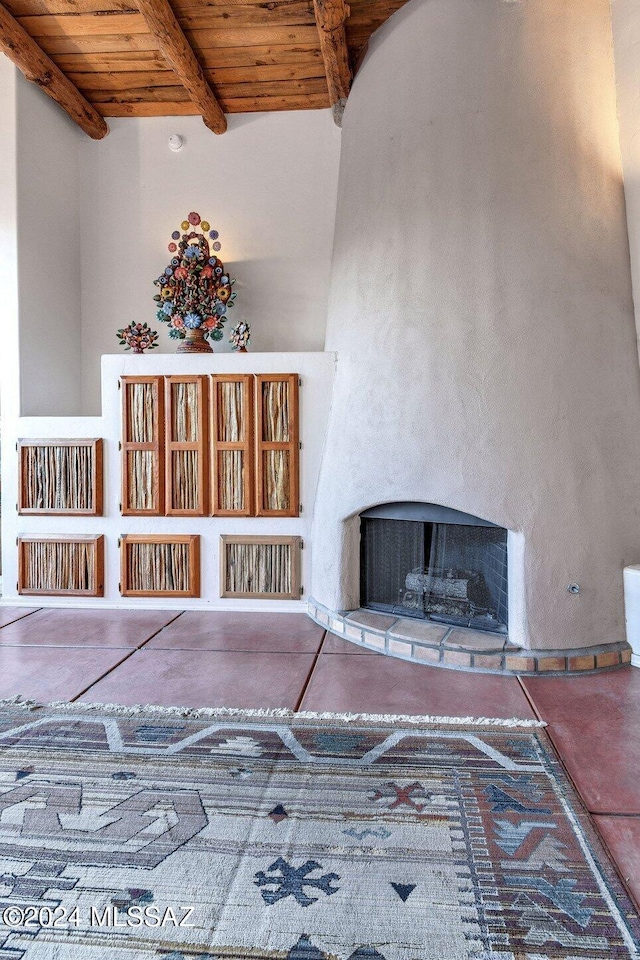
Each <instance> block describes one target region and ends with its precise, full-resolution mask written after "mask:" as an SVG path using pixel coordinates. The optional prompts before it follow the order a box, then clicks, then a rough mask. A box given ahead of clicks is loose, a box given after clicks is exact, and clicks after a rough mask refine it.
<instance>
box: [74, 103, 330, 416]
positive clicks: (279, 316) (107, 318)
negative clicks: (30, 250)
mask: <svg viewBox="0 0 640 960" xmlns="http://www.w3.org/2000/svg"><path fill="white" fill-rule="evenodd" d="M228 120H229V129H228V131H227V133H225V134H224V135H223V136H214V135H213V134H212V133H211V131H210V130H208V129H207V128H206V127H205V126H204V124H203V123H202V120H201V119H200V118H199V117H173V118H171V117H169V118H162V117H161V118H148V119H147V118H145V119H122V120H111V121H110V127H111V133H110V134H109V136H108V137H106V139H104V140H101V141H98V142H93V141H90V140H88V139H86V138H85V139H83V142H82V145H81V149H80V170H81V238H82V239H81V242H82V318H83V320H82V344H83V405H82V409H83V412H84V413H89V414H98V413H99V412H100V383H99V366H100V363H99V358H100V355H101V354H103V353H113V352H114V351H115V350H117V349H118V347H117V340H116V336H115V331H116V330H117V329H118V328H119V327H121V326H123V325H125V324H126V323H128V322H130V321H138V320H143V321H144V320H146V321H148V322H152V321H153V325H154V327H155V328H156V329H159V330H160V342H161V346H160V348H159V350H156V351H155V353H156V355H157V354H158V353H159V352H160V350H162V351H163V352H164V351H166V352H169V353H173V352H175V342H174V341H171V340H169V337H168V334H167V331H166V328H165V327H163V326H162V325H160V324H157V323H156V322H155V304H154V302H153V295H154V293H156V292H157V291H156V288H155V287H154V286H153V280H154V279H155V277H157V276H158V274H159V273H161V272H162V270H163V268H164V267H165V266H166V264H167V263H168V260H169V257H170V254H169V253H168V252H167V243H168V242H169V241H170V239H171V232H172V231H173V230H175V229H177V228H178V229H179V227H180V223H181V221H182V220H183V219H184V218H185V217H186V216H187V214H188V213H189V212H190V211H191V210H197V211H198V212H199V213H200V214H201V216H202V217H203V218H205V219H207V220H209V221H210V222H211V224H212V226H214V227H215V229H217V230H218V231H219V233H220V241H221V243H222V250H221V251H220V256H221V258H222V259H223V262H224V263H225V265H226V266H227V267H228V268H229V269H230V271H231V274H232V276H235V277H236V278H237V284H236V290H237V291H238V298H237V302H236V306H235V307H234V310H233V311H231V312H230V318H229V321H228V322H227V327H231V326H233V324H234V323H235V322H237V321H238V320H240V319H241V318H242V319H246V320H248V321H249V322H250V323H251V325H252V336H251V349H252V350H255V351H273V350H321V349H322V348H323V345H324V333H325V325H326V313H327V295H328V289H329V273H330V263H331V249H332V244H333V228H334V219H335V204H336V191H337V181H338V165H339V153H340V131H339V130H338V128H337V127H336V126H335V124H334V123H333V121H332V119H331V112H330V111H329V110H310V111H299V112H290V113H271V114H246V115H241V116H238V115H236V116H230V117H229V118H228ZM173 133H179V134H181V135H183V136H184V137H185V139H186V143H185V146H184V147H183V149H182V150H181V151H180V152H179V153H172V152H171V151H170V150H169V148H168V144H167V141H168V138H169V136H170V135H171V134H173ZM234 318H235V319H234ZM227 341H228V334H225V339H224V341H222V342H221V343H220V344H218V345H216V347H215V349H216V351H220V350H223V351H224V350H226V351H228V350H229V349H230V346H229V344H228V342H227Z"/></svg>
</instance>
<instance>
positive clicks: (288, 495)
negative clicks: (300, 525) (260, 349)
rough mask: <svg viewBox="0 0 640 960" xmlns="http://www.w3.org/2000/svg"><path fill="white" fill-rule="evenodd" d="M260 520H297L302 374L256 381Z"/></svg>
mask: <svg viewBox="0 0 640 960" xmlns="http://www.w3.org/2000/svg"><path fill="white" fill-rule="evenodd" d="M255 410H256V516H258V517H297V516H298V515H299V512H300V504H299V496H300V495H299V480H298V460H299V454H298V448H299V435H298V431H299V427H298V374H297V373H267V374H258V375H257V376H256V378H255Z"/></svg>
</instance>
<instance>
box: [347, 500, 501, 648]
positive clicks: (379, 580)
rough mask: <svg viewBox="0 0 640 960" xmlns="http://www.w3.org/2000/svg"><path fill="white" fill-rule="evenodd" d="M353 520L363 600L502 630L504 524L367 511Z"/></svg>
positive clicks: (368, 604) (430, 617)
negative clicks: (356, 524) (376, 514)
mask: <svg viewBox="0 0 640 960" xmlns="http://www.w3.org/2000/svg"><path fill="white" fill-rule="evenodd" d="M361 525H362V526H361V557H360V561H361V565H360V570H361V574H360V577H361V584H360V586H361V605H362V606H363V607H368V608H369V609H372V610H382V611H386V612H389V613H393V614H397V615H398V616H403V617H419V618H423V619H428V620H435V621H440V622H442V623H451V624H457V625H459V626H470V627H475V628H476V629H481V630H491V631H499V632H505V631H506V629H507V610H508V593H507V531H506V530H504V529H502V528H501V527H495V526H472V525H469V524H468V523H464V524H458V523H437V522H420V521H417V520H388V519H381V518H379V517H367V516H363V517H362V518H361Z"/></svg>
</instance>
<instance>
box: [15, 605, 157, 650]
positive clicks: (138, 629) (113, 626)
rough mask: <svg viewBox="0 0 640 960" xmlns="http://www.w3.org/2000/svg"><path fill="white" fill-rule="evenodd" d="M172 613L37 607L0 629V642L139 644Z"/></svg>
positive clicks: (129, 645)
mask: <svg viewBox="0 0 640 960" xmlns="http://www.w3.org/2000/svg"><path fill="white" fill-rule="evenodd" d="M175 616H176V613H175V612H174V611H171V610H78V609H76V610H67V609H65V610H61V609H57V610H54V609H52V608H49V609H42V610H39V611H38V612H37V613H34V614H32V615H31V616H30V617H26V618H25V619H23V620H17V621H16V622H15V623H12V624H11V625H10V626H7V627H3V628H2V630H0V644H11V645H12V646H22V645H31V644H38V645H51V646H56V647H129V648H131V647H139V646H140V644H141V643H144V641H145V640H147V639H148V638H149V637H151V636H153V634H154V633H156V632H157V631H158V630H160V629H161V628H162V627H163V626H164V625H165V624H166V623H169V622H170V621H171V620H172V619H173V618H174V617H175Z"/></svg>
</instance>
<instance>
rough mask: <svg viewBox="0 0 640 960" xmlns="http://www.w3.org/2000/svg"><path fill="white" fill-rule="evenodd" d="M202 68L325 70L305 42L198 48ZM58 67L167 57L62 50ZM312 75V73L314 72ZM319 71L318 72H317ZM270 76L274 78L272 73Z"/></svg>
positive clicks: (89, 68) (116, 67)
mask: <svg viewBox="0 0 640 960" xmlns="http://www.w3.org/2000/svg"><path fill="white" fill-rule="evenodd" d="M201 54H202V56H201V62H202V65H203V67H204V69H205V71H206V70H207V69H213V70H218V69H225V70H233V71H238V72H241V71H243V70H267V69H269V68H273V69H274V70H286V69H288V68H290V69H295V68H296V67H298V66H299V67H300V68H301V69H305V68H307V67H308V68H309V69H313V70H320V71H321V72H323V71H324V64H323V62H322V57H321V55H320V48H319V46H318V44H317V43H316V46H315V47H307V46H295V47H285V46H281V45H280V46H276V47H270V46H261V47H230V48H228V49H226V50H209V49H205V50H202V51H201ZM55 60H56V63H57V64H58V66H59V67H60V69H61V70H62V71H63V72H65V73H68V74H71V73H80V72H82V73H92V72H111V71H119V72H127V71H138V70H146V71H148V70H165V69H166V66H167V64H166V61H165V60H164V59H163V57H162V55H161V54H160V53H158V52H157V51H153V50H135V51H120V52H118V53H91V52H89V53H62V54H57V55H56V57H55ZM314 75H315V74H314ZM319 75H320V74H318V76H319ZM273 79H276V78H275V77H274V78H273Z"/></svg>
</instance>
